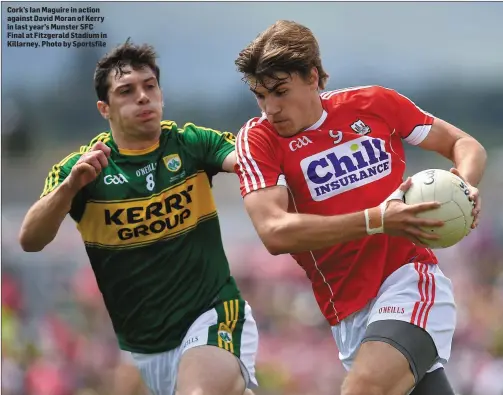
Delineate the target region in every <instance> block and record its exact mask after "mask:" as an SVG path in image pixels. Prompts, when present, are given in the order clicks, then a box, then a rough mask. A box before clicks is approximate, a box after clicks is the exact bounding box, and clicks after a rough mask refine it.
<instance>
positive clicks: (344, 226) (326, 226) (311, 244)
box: [259, 211, 367, 255]
mask: <svg viewBox="0 0 503 395" xmlns="http://www.w3.org/2000/svg"><path fill="white" fill-rule="evenodd" d="M259 234H260V232H259ZM365 236H367V228H366V222H365V215H364V213H363V212H362V211H360V212H357V213H352V214H344V215H337V216H329V217H325V216H321V215H311V214H285V215H284V216H283V217H282V218H279V219H276V220H275V221H272V222H271V223H270V224H269V229H267V230H266V231H264V232H262V236H261V238H262V240H263V242H264V244H265V246H266V247H267V249H268V250H269V252H270V253H271V254H273V255H279V254H287V253H299V252H304V251H310V250H318V249H321V248H326V247H330V246H333V245H335V244H339V243H345V242H348V241H351V240H356V239H360V238H362V237H365Z"/></svg>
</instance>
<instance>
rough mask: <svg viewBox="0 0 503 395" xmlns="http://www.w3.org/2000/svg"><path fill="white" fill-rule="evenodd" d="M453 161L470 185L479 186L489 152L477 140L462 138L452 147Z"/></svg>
mask: <svg viewBox="0 0 503 395" xmlns="http://www.w3.org/2000/svg"><path fill="white" fill-rule="evenodd" d="M452 161H453V162H454V165H455V166H456V169H458V171H459V173H460V174H461V176H462V177H463V178H464V179H465V180H466V181H467V182H468V183H469V184H470V185H473V186H477V185H478V184H479V183H480V181H481V180H482V176H483V174H484V171H485V168H486V161H487V153H486V150H485V149H484V147H483V146H482V145H481V144H480V143H479V142H478V141H477V140H475V139H473V138H471V137H466V138H461V139H459V140H457V141H456V143H455V144H454V147H453V149H452Z"/></svg>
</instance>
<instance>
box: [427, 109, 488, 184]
mask: <svg viewBox="0 0 503 395" xmlns="http://www.w3.org/2000/svg"><path fill="white" fill-rule="evenodd" d="M418 146H419V147H421V148H423V149H426V150H429V151H435V152H437V153H439V154H441V155H442V156H444V157H445V158H447V159H449V160H451V161H452V162H453V163H454V166H455V167H456V169H457V171H458V172H459V175H461V177H462V178H463V179H464V180H465V181H466V182H468V183H469V184H470V185H473V186H475V187H476V186H477V185H478V184H479V183H480V181H481V180H482V176H483V174H484V171H485V167H486V161H487V153H486V150H485V149H484V147H483V146H482V145H481V144H480V143H479V142H478V141H477V140H476V139H475V138H474V137H472V136H470V135H469V134H468V133H465V132H463V131H462V130H461V129H459V128H457V127H456V126H454V125H451V124H450V123H448V122H446V121H443V120H442V119H439V118H435V119H434V120H433V124H432V125H431V129H430V132H429V133H428V135H427V136H426V138H425V139H424V140H423V141H422V142H421V143H420V144H419V145H418Z"/></svg>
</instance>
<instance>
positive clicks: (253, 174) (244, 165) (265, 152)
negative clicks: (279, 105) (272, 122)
mask: <svg viewBox="0 0 503 395" xmlns="http://www.w3.org/2000/svg"><path fill="white" fill-rule="evenodd" d="M274 146H275V145H274V142H273V141H271V139H270V138H269V137H268V136H267V132H265V131H263V130H262V129H260V128H253V127H251V128H250V127H248V126H246V125H245V126H244V127H243V128H242V129H241V130H240V132H239V133H238V136H237V141H236V153H237V155H236V156H237V163H236V166H235V170H236V174H238V176H239V181H240V189H241V195H242V196H243V197H244V196H246V195H247V194H248V193H250V192H253V191H256V190H258V189H263V188H268V187H271V186H276V185H286V183H285V177H284V175H283V171H282V169H281V159H280V157H279V155H278V153H277V151H276V150H275V149H274Z"/></svg>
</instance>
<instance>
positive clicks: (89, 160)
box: [19, 142, 110, 252]
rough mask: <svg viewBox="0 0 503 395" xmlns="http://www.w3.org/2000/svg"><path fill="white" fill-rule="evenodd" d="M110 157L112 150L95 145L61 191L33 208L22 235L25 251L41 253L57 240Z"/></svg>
mask: <svg viewBox="0 0 503 395" xmlns="http://www.w3.org/2000/svg"><path fill="white" fill-rule="evenodd" d="M109 156H110V148H109V147H107V146H106V145H105V144H103V143H102V142H98V143H96V144H95V145H94V146H93V147H92V148H91V150H90V151H89V152H86V153H85V154H83V155H82V156H81V157H80V158H79V160H78V161H77V163H76V164H75V165H74V166H73V167H72V170H71V171H70V174H69V175H68V176H67V177H66V179H65V180H64V181H63V182H62V183H61V184H60V185H59V187H58V188H56V189H55V190H54V191H52V192H51V193H49V194H48V195H46V196H44V197H43V198H41V199H40V200H38V201H37V202H36V203H35V204H34V205H33V206H31V207H30V209H29V210H28V213H27V214H26V216H25V218H24V221H23V223H22V225H21V229H20V231H19V243H20V244H21V247H22V248H23V250H24V251H27V252H37V251H41V250H43V249H44V247H45V246H46V245H47V244H49V243H50V242H51V241H52V240H53V239H54V238H55V237H56V234H57V233H58V231H59V228H60V226H61V223H62V222H63V220H64V219H65V217H66V215H67V214H68V212H69V211H70V208H71V206H72V202H73V199H74V198H75V196H76V195H77V193H78V192H79V191H80V190H81V189H82V188H83V187H84V186H85V185H87V184H89V183H90V182H92V181H93V180H94V179H96V177H97V176H98V174H99V173H100V172H101V170H102V169H103V168H105V167H106V166H108V157H109Z"/></svg>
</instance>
